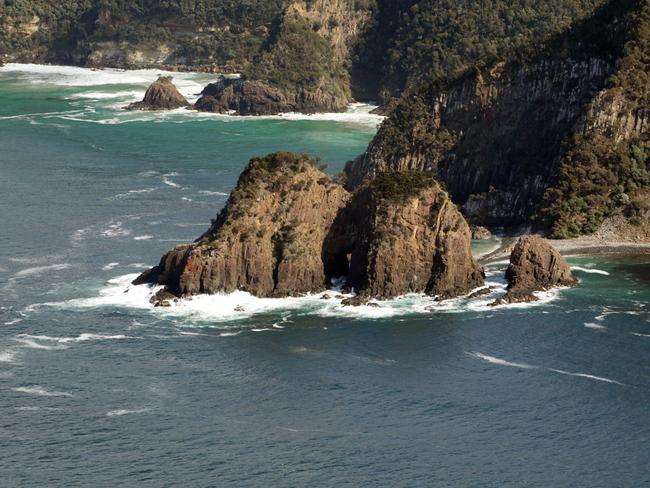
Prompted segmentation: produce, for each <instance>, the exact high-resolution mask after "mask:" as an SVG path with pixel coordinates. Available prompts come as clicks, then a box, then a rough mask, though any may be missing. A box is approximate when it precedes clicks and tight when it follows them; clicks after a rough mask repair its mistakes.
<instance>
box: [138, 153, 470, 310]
mask: <svg viewBox="0 0 650 488" xmlns="http://www.w3.org/2000/svg"><path fill="white" fill-rule="evenodd" d="M340 277H346V278H347V288H348V289H350V290H354V291H355V292H357V293H358V303H364V302H365V301H367V300H369V299H372V298H375V299H388V298H394V297H397V296H400V295H404V294H407V293H427V294H430V295H433V296H437V297H438V298H440V299H445V298H451V297H455V296H459V295H464V294H467V293H468V292H470V291H471V290H472V289H474V288H476V287H478V286H480V285H482V284H483V273H482V269H481V268H480V267H479V266H478V265H477V263H476V262H475V261H474V259H473V258H472V254H471V249H470V229H469V226H468V224H467V223H466V222H465V220H464V219H463V217H462V215H461V214H460V213H459V212H458V210H457V209H456V207H455V206H454V204H453V203H452V202H451V200H449V198H448V196H447V194H446V193H445V192H444V191H443V190H442V189H441V188H440V186H439V185H438V184H437V183H436V182H435V181H434V180H433V179H432V178H430V177H429V176H426V175H424V174H423V173H418V172H412V173H408V172H406V173H395V174H386V175H383V176H381V177H379V178H377V180H375V181H373V182H372V183H369V184H368V185H366V186H364V187H363V188H362V189H360V190H359V191H357V192H355V194H354V195H351V194H350V193H348V192H347V191H346V190H345V189H344V188H343V186H342V185H340V184H339V183H336V182H334V181H333V180H332V179H331V178H330V177H329V176H327V175H325V174H324V173H323V172H322V171H320V170H319V169H317V168H316V167H315V164H314V161H312V160H310V159H309V158H308V157H307V156H305V155H294V154H290V153H275V154H271V155H269V156H267V157H265V158H257V159H253V160H251V162H250V163H249V165H248V167H247V168H246V170H245V171H244V173H243V174H242V176H241V177H240V179H239V182H238V184H237V187H236V188H235V190H233V192H232V194H231V195H230V198H229V200H228V203H227V205H226V207H225V208H224V210H222V212H221V213H220V214H219V216H218V217H217V219H216V220H215V221H214V222H213V225H212V227H211V228H210V229H209V230H208V231H207V232H206V233H205V234H204V235H203V236H201V237H200V238H199V239H198V240H197V241H196V242H194V243H193V244H189V245H182V246H178V247H176V248H175V249H173V250H172V251H170V252H169V253H167V254H166V255H164V256H163V257H162V259H161V260H160V264H159V265H158V266H156V267H154V268H152V269H150V270H149V271H146V272H145V273H143V274H142V275H141V276H140V277H139V278H138V279H137V280H135V281H134V283H135V284H145V283H148V284H155V285H163V286H164V288H163V289H162V290H161V291H160V292H159V293H158V294H157V295H156V296H155V297H154V298H153V302H154V303H156V304H165V303H168V301H169V299H170V297H184V296H191V295H197V294H214V293H222V292H223V293H228V292H233V291H235V290H242V291H246V292H249V293H251V294H253V295H255V296H258V297H285V296H295V295H302V294H306V293H315V292H320V291H323V290H325V289H327V288H328V286H329V285H330V282H331V279H332V278H340Z"/></svg>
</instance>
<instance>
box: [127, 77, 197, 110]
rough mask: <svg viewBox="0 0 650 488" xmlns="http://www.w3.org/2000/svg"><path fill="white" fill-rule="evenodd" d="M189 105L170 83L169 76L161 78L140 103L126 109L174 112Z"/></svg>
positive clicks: (153, 84)
mask: <svg viewBox="0 0 650 488" xmlns="http://www.w3.org/2000/svg"><path fill="white" fill-rule="evenodd" d="M189 105H190V104H189V103H188V101H187V100H186V99H185V97H184V96H183V95H181V93H180V92H179V91H178V89H177V88H176V86H174V84H173V83H172V78H171V76H161V77H159V78H158V79H157V80H156V81H154V82H153V83H152V84H151V85H150V86H149V88H147V91H146V92H145V94H144V99H143V100H142V101H141V102H135V103H132V104H130V105H129V106H128V107H126V109H127V110H174V109H177V108H181V107H188V106H189Z"/></svg>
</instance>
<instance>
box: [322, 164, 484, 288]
mask: <svg viewBox="0 0 650 488" xmlns="http://www.w3.org/2000/svg"><path fill="white" fill-rule="evenodd" d="M470 238H471V236H470V229H469V226H468V225H467V223H466V222H465V219H464V218H463V217H462V215H461V214H460V213H459V212H458V210H457V209H456V207H455V206H454V204H453V203H452V202H451V200H449V197H448V196H447V194H446V193H445V192H444V191H443V190H442V189H441V188H440V186H439V185H438V184H437V183H436V182H435V181H434V180H433V179H432V178H430V177H428V176H426V175H425V174H424V173H421V172H394V173H383V174H382V175H380V176H379V177H378V178H376V179H375V180H373V181H372V182H371V183H369V184H367V185H365V186H364V187H362V188H360V189H359V190H358V191H357V192H356V193H355V195H354V196H353V199H352V201H351V203H350V205H349V206H348V207H347V208H346V209H344V210H343V212H342V213H341V214H340V215H339V218H338V219H337V221H336V222H335V224H334V226H333V227H332V231H331V232H330V238H329V239H328V247H329V249H331V250H332V254H334V255H338V256H341V257H343V256H349V259H350V261H349V267H350V270H349V275H348V279H347V286H348V287H349V288H350V289H354V290H355V291H356V292H357V293H358V294H359V296H361V297H366V298H382V299H385V298H394V297H397V296H400V295H404V294H407V293H427V294H429V295H434V296H438V297H439V298H441V299H445V298H451V297H456V296H459V295H463V294H466V293H468V292H469V291H470V290H472V289H473V288H476V287H478V286H480V285H482V284H483V274H482V270H481V268H480V267H479V266H478V265H477V263H476V262H475V261H474V259H473V257H472V253H471V249H470ZM339 262H340V260H339Z"/></svg>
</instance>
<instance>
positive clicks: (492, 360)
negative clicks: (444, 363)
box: [465, 352, 538, 369]
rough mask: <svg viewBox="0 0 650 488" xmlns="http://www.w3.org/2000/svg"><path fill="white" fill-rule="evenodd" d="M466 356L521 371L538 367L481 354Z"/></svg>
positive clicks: (469, 353)
mask: <svg viewBox="0 0 650 488" xmlns="http://www.w3.org/2000/svg"><path fill="white" fill-rule="evenodd" d="M465 354H467V355H469V356H472V357H475V358H478V359H482V360H483V361H487V362H488V363H492V364H498V365H499V366H510V367H513V368H521V369H537V368H538V367H537V366H532V365H530V364H525V363H512V362H510V361H506V360H505V359H499V358H496V357H494V356H488V355H487V354H482V353H480V352H466V353H465Z"/></svg>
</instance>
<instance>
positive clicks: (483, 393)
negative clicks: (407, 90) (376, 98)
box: [0, 66, 650, 488]
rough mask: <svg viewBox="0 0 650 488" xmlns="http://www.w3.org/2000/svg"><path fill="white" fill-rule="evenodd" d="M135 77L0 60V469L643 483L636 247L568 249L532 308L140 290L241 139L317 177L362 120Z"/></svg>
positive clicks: (460, 483)
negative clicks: (186, 101) (253, 110)
mask: <svg viewBox="0 0 650 488" xmlns="http://www.w3.org/2000/svg"><path fill="white" fill-rule="evenodd" d="M155 75H156V73H154V72H144V73H142V72H135V73H134V72H127V73H122V72H91V71H88V70H74V69H70V68H63V69H62V68H39V67H15V66H13V67H12V66H10V67H9V68H3V69H0V100H2V103H1V104H0V174H1V178H0V212H1V216H2V231H1V232H0V292H1V293H0V390H1V391H2V393H1V394H0V418H2V420H1V421H0V452H2V454H3V455H2V456H0V480H1V481H0V486H2V487H5V486H7V487H13V486H16V487H17V486H20V487H23V486H38V487H41V486H107V487H109V486H111V487H112V486H134V487H141V486H155V487H159V486H206V487H207V486H219V487H220V486H242V487H257V486H260V487H262V486H264V487H267V486H296V487H300V486H323V487H340V486H350V487H359V486H404V487H413V486H442V487H522V486H526V487H560V486H571V487H590V488H591V487H603V488H610V487H614V486H616V487H638V486H647V485H649V484H650V475H649V474H648V461H649V460H650V459H649V458H648V450H647V444H648V441H649V440H650V421H649V420H648V405H650V354H649V353H650V313H649V311H648V303H649V302H650V256H609V257H598V258H595V257H582V258H575V259H573V260H572V264H573V265H574V266H577V267H578V269H577V270H576V274H577V276H579V277H580V279H581V280H582V284H583V286H582V287H581V288H580V289H577V290H564V291H561V292H559V293H557V294H553V295H550V296H548V297H545V300H544V301H543V302H542V303H540V304H539V305H536V306H532V307H531V306H526V307H515V308H497V309H490V308H488V307H486V306H485V304H484V303H481V302H478V303H477V302H474V303H467V302H464V301H462V300H458V301H454V302H450V303H447V304H443V305H435V304H433V303H432V302H430V301H429V300H427V299H424V298H422V297H408V298H406V299H404V300H399V301H395V302H392V303H389V304H383V306H382V308H381V309H377V310H374V309H369V310H364V309H362V310H360V311H355V312H350V311H349V310H348V311H346V310H343V309H341V308H340V307H337V306H336V304H333V303H329V302H327V301H323V300H320V299H319V298H318V297H312V298H306V299H301V300H285V301H260V300H254V299H251V298H250V297H247V296H243V295H235V296H229V297H216V298H209V299H198V300H194V301H192V302H191V303H188V304H186V305H185V306H184V307H180V308H179V309H176V310H173V311H153V310H150V309H149V308H147V306H146V303H147V302H146V290H144V291H143V290H142V289H132V288H131V289H130V288H128V285H127V283H128V281H129V275H132V274H134V273H137V272H138V271H140V270H141V269H143V268H144V267H145V266H148V265H151V264H154V263H155V262H156V261H157V260H158V258H159V257H160V255H161V254H162V253H163V252H164V251H165V250H167V249H169V248H170V247H172V246H173V245H174V244H175V243H180V242H185V241H189V240H191V239H193V238H195V237H196V236H197V235H199V234H200V233H201V232H202V231H203V230H204V229H205V228H206V226H207V224H208V223H209V221H210V219H211V218H212V217H214V215H215V214H216V213H217V211H218V210H219V209H220V207H221V206H222V205H223V204H224V203H225V199H226V195H227V193H228V192H229V191H230V190H231V189H232V187H233V185H234V184H235V182H236V180H237V177H238V175H239V172H240V171H241V169H242V168H243V167H244V165H245V164H246V161H247V160H248V158H250V157H252V156H255V155H261V154H265V153H268V152H270V151H273V150H279V149H288V150H295V151H307V152H309V153H311V154H314V155H317V156H320V157H322V159H323V160H324V161H326V162H328V163H329V164H330V170H331V171H332V172H336V171H338V170H340V169H341V168H342V165H343V164H344V162H345V161H346V160H348V159H350V158H352V157H354V156H356V155H358V154H360V153H361V152H362V151H363V150H364V149H365V146H366V144H367V142H368V141H369V139H370V138H371V137H372V135H373V133H374V130H375V124H376V123H377V122H378V119H377V118H373V117H372V116H369V115H367V114H365V112H367V109H366V108H364V107H357V108H356V109H355V112H354V113H351V114H347V115H344V116H329V117H328V116H325V117H321V118H314V117H311V118H310V117H283V118H271V119H263V120H249V119H228V118H224V117H214V116H208V117H205V116H199V115H196V114H184V113H173V114H125V113H123V112H121V111H120V110H119V107H120V106H122V105H125V104H126V103H128V102H129V101H132V100H133V99H136V98H137V97H138V96H141V95H142V93H143V91H144V89H145V88H146V84H147V82H148V81H151V80H152V79H153V78H155ZM180 76H182V79H181V80H179V81H180V83H179V84H180V85H181V89H182V90H183V91H184V93H186V94H187V95H188V96H191V95H192V94H193V93H196V91H197V89H198V88H200V86H201V84H202V83H204V82H206V81H209V80H206V79H205V78H204V77H200V76H196V75H180ZM328 118H329V119H331V120H326V119H328ZM481 246H482V247H481ZM479 250H480V251H485V250H486V249H485V245H481V244H477V251H479ZM502 270H503V265H502V264H498V265H495V266H492V267H491V268H490V269H489V270H488V271H489V272H490V273H491V274H490V280H491V281H493V282H495V283H497V284H499V285H501V286H502V280H501V279H500V274H501V272H502ZM241 304H243V305H244V308H245V312H243V313H237V312H235V311H234V308H235V307H236V306H237V305H241Z"/></svg>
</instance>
